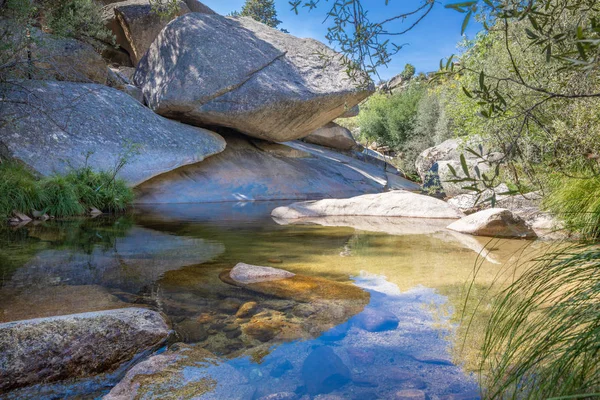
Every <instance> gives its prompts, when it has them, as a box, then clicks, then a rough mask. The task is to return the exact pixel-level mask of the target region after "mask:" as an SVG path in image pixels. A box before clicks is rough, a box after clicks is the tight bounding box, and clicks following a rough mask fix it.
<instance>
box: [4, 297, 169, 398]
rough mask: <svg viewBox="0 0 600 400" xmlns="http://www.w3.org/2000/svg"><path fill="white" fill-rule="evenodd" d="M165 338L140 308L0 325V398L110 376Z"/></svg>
mask: <svg viewBox="0 0 600 400" xmlns="http://www.w3.org/2000/svg"><path fill="white" fill-rule="evenodd" d="M169 333H170V330H169V327H168V326H167V324H166V322H165V321H164V320H163V318H162V317H161V315H160V314H159V313H157V312H155V311H151V310H146V309H142V308H124V309H119V310H112V311H100V312H91V313H84V314H74V315H66V316H61V317H50V318H39V319H31V320H26V321H17V322H9V323H5V324H0V393H3V392H6V391H9V390H13V389H17V388H21V387H25V386H29V385H33V384H37V383H49V382H56V381H61V380H66V379H74V378H84V377H89V376H93V375H97V374H101V373H104V372H112V371H115V370H116V369H118V368H119V367H120V366H121V365H123V364H124V363H126V362H128V361H130V360H132V359H133V358H134V357H136V356H137V355H140V354H141V353H143V352H145V351H148V350H151V349H154V348H156V347H157V346H159V345H160V344H161V343H163V342H164V340H165V339H166V338H167V337H168V335H169Z"/></svg>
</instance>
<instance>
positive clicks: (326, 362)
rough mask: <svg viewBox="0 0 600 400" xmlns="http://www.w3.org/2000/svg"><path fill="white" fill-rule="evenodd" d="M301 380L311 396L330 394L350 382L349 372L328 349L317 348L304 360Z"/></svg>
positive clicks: (324, 347) (339, 359)
mask: <svg viewBox="0 0 600 400" xmlns="http://www.w3.org/2000/svg"><path fill="white" fill-rule="evenodd" d="M302 378H303V379H304V384H305V385H306V390H307V391H308V393H309V394H311V395H316V394H320V393H330V392H332V391H334V390H336V389H339V388H341V387H342V386H344V385H345V384H346V383H348V382H350V370H349V369H348V367H347V366H346V365H345V364H344V362H343V361H342V360H341V358H339V357H338V355H337V354H335V353H334V351H333V350H332V349H331V348H330V347H326V346H323V347H319V348H317V349H315V350H313V352H312V353H310V355H309V356H308V357H307V358H306V360H304V364H303V365H302Z"/></svg>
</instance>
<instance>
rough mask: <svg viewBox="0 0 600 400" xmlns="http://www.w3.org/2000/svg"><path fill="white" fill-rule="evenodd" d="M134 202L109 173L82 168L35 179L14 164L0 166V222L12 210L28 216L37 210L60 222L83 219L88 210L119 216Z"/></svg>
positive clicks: (124, 184)
mask: <svg viewBox="0 0 600 400" xmlns="http://www.w3.org/2000/svg"><path fill="white" fill-rule="evenodd" d="M133 198H134V195H133V191H132V190H131V189H130V188H129V187H127V185H126V183H125V181H123V180H121V179H116V178H115V177H114V174H111V173H109V172H105V171H100V172H95V171H92V169H91V168H89V167H85V168H79V169H73V170H72V171H70V172H69V173H68V174H66V175H53V176H50V177H44V178H37V177H36V176H35V175H34V174H33V173H32V172H30V171H29V170H27V169H26V168H25V167H24V166H22V165H20V164H18V163H16V162H11V161H4V162H1V163H0V217H1V218H8V217H10V215H11V214H12V213H13V211H14V210H16V211H19V212H22V213H24V214H29V215H30V214H31V213H32V211H33V210H37V211H41V212H45V213H48V214H49V215H51V216H54V217H59V218H60V217H70V216H75V215H82V214H85V213H86V212H87V211H89V210H90V209H91V208H97V209H99V210H101V211H103V212H118V211H123V210H125V209H126V208H127V207H129V206H130V205H131V203H132V202H133Z"/></svg>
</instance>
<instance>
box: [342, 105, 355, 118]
mask: <svg viewBox="0 0 600 400" xmlns="http://www.w3.org/2000/svg"><path fill="white" fill-rule="evenodd" d="M359 113H360V107H359V106H358V104H357V105H355V106H354V107H351V108H347V109H346V112H345V113H343V114H342V115H340V116H339V117H338V118H353V117H356V116H358V114H359Z"/></svg>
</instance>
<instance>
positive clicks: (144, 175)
mask: <svg viewBox="0 0 600 400" xmlns="http://www.w3.org/2000/svg"><path fill="white" fill-rule="evenodd" d="M3 90H4V92H3V93H4V96H5V98H6V99H8V100H9V101H7V102H4V103H3V104H2V109H1V112H0V122H2V124H0V147H3V146H4V147H6V149H7V152H8V155H9V156H11V157H13V158H15V159H17V160H20V161H22V162H23V163H25V164H27V165H28V166H30V167H31V168H32V169H34V170H35V171H37V172H38V173H40V174H42V175H50V174H53V173H55V172H58V173H64V172H67V171H69V170H70V168H71V167H76V168H77V167H82V166H84V165H86V162H87V165H89V166H90V167H92V168H93V169H94V170H112V169H114V168H115V165H117V164H118V162H119V160H120V159H121V158H122V157H123V156H124V155H125V156H127V155H129V158H128V159H127V163H126V164H125V166H124V167H123V168H122V169H121V170H120V171H119V173H118V175H117V176H118V177H120V178H123V179H125V180H126V181H127V182H128V183H129V184H130V185H132V186H135V185H138V184H140V183H142V182H144V181H146V180H148V179H150V178H152V177H154V176H156V175H159V174H162V173H165V172H168V171H171V170H173V169H176V168H179V167H181V166H184V165H187V164H193V163H197V162H199V161H202V160H204V159H205V158H206V157H208V156H210V155H212V154H216V153H219V152H221V151H223V149H224V148H225V141H224V140H223V138H221V137H220V136H219V135H217V134H215V133H213V132H210V131H207V130H205V129H201V128H196V127H192V126H188V125H184V124H181V123H178V122H175V121H170V120H167V119H165V118H163V117H160V116H158V115H156V114H155V113H153V112H152V111H150V110H148V109H147V108H146V107H144V106H142V105H141V104H140V103H139V102H137V101H135V100H134V99H133V98H131V97H130V96H128V95H126V94H124V93H122V92H120V91H118V90H116V89H113V88H109V87H106V86H101V85H94V84H81V83H70V82H47V81H28V82H23V83H22V84H20V85H18V86H14V85H6V86H4V88H3ZM89 153H92V154H91V155H90V156H89V158H88V157H87V156H88V154H89ZM127 153H129V154H127ZM134 153H138V154H134Z"/></svg>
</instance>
